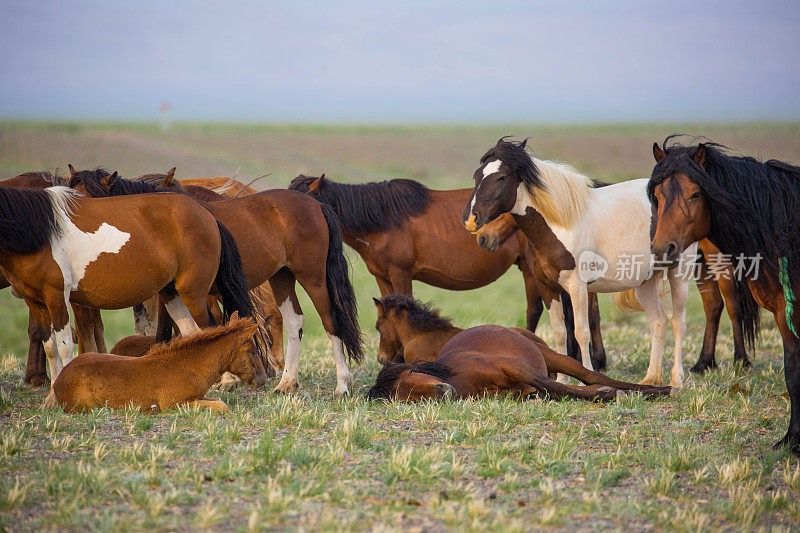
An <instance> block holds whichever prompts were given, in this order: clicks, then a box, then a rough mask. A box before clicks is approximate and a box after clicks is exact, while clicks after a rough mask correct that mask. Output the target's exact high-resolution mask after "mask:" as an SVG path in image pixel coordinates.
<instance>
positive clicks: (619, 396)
mask: <svg viewBox="0 0 800 533" xmlns="http://www.w3.org/2000/svg"><path fill="white" fill-rule="evenodd" d="M628 394H629V393H628V391H624V390H621V389H620V390H617V400H621V399H623V398H624V397H625V396H627V395H628Z"/></svg>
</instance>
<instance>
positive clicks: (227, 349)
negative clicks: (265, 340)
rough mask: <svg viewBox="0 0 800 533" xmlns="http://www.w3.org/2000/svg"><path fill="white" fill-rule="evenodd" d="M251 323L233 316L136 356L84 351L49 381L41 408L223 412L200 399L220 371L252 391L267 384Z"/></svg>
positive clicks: (214, 402) (215, 404)
mask: <svg viewBox="0 0 800 533" xmlns="http://www.w3.org/2000/svg"><path fill="white" fill-rule="evenodd" d="M255 331H256V325H255V323H254V322H253V321H252V319H249V318H239V317H238V315H237V314H236V313H234V315H233V316H232V317H231V319H230V321H229V322H228V323H227V324H225V325H223V326H217V327H213V328H209V329H206V330H203V331H201V332H199V333H197V334H195V335H191V336H189V337H178V338H176V339H174V340H173V341H172V342H170V343H169V344H165V345H159V346H156V347H154V348H153V349H152V350H150V351H149V352H148V353H147V354H145V355H144V356H142V357H125V356H120V355H111V354H99V353H90V354H84V355H82V356H80V357H78V358H76V359H74V360H72V361H71V362H70V363H69V364H68V365H67V366H65V367H64V369H63V370H62V371H61V373H60V374H59V375H58V377H57V378H56V380H55V381H54V382H53V390H52V395H51V396H50V397H48V400H47V401H46V406H47V407H54V406H55V404H56V403H57V404H58V405H59V406H60V407H61V408H62V409H64V410H65V411H85V410H89V409H94V408H96V407H112V408H120V407H130V406H133V407H139V408H141V409H142V410H145V411H148V412H157V411H164V410H166V409H172V408H173V407H175V406H178V405H186V406H198V407H208V408H209V409H211V410H213V411H226V410H227V406H226V405H225V404H224V403H223V402H221V401H220V400H213V399H209V398H206V397H205V395H206V393H207V392H208V389H209V388H210V387H211V385H213V384H214V383H216V382H217V381H219V379H220V377H221V376H222V374H223V373H225V372H231V373H232V374H234V375H236V376H238V377H239V378H241V379H242V380H243V381H244V382H246V383H247V384H249V385H250V386H252V387H253V388H254V389H255V388H259V387H261V386H263V385H264V383H266V381H267V377H266V374H265V372H264V365H263V362H262V361H263V360H262V358H261V356H260V354H259V353H258V349H257V347H256V345H255V342H254V333H255Z"/></svg>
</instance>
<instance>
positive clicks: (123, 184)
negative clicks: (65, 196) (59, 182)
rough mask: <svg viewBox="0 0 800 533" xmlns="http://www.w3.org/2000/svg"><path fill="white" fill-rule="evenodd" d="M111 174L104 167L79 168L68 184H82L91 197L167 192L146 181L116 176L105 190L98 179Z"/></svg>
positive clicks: (73, 185)
mask: <svg viewBox="0 0 800 533" xmlns="http://www.w3.org/2000/svg"><path fill="white" fill-rule="evenodd" d="M110 175H111V173H110V172H109V171H107V170H106V169H104V168H99V167H98V168H96V169H94V170H79V171H78V172H75V173H74V174H73V176H72V179H70V182H69V186H70V187H72V188H75V187H76V186H78V185H81V184H82V185H83V186H84V188H85V189H86V192H87V193H88V194H89V196H91V197H92V198H106V197H108V196H128V195H131V194H146V193H151V192H168V191H167V190H166V189H164V188H163V187H159V186H158V185H153V184H152V183H148V182H146V181H133V180H128V179H125V178H122V177H117V178H116V179H115V180H114V182H113V183H112V184H111V187H109V188H108V190H106V188H105V187H103V185H102V183H100V180H102V179H103V178H107V177H109V176H110Z"/></svg>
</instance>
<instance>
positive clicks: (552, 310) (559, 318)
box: [547, 296, 569, 383]
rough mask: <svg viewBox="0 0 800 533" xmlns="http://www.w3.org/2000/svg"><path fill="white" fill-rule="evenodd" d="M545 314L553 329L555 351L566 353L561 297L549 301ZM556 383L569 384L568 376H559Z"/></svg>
mask: <svg viewBox="0 0 800 533" xmlns="http://www.w3.org/2000/svg"><path fill="white" fill-rule="evenodd" d="M547 314H548V315H549V316H550V327H552V328H553V338H554V340H555V344H556V349H557V350H558V351H559V352H561V353H567V328H566V326H565V325H564V310H563V304H562V303H561V296H559V297H558V298H554V299H553V300H551V301H550V307H548V308H547ZM558 381H559V382H560V383H567V382H569V376H567V375H563V374H559V376H558Z"/></svg>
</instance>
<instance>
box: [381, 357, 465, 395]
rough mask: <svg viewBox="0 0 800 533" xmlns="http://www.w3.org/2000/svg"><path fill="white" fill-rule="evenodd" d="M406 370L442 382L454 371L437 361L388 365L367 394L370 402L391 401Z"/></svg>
mask: <svg viewBox="0 0 800 533" xmlns="http://www.w3.org/2000/svg"><path fill="white" fill-rule="evenodd" d="M406 370H410V371H411V372H421V373H422V374H427V375H429V376H433V377H435V378H437V379H440V380H442V381H445V380H446V379H447V378H449V377H450V376H452V375H453V371H452V370H450V367H449V366H447V365H443V364H442V363H437V362H436V361H429V362H427V363H419V364H416V363H413V364H412V363H395V364H390V365H386V366H384V367H383V369H381V371H380V372H379V373H378V377H377V378H375V385H373V386H372V388H371V389H369V391H368V392H367V398H369V399H370V400H391V399H392V396H393V395H394V392H395V383H396V382H397V379H398V378H399V377H400V375H401V374H402V373H403V372H405V371H406Z"/></svg>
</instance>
